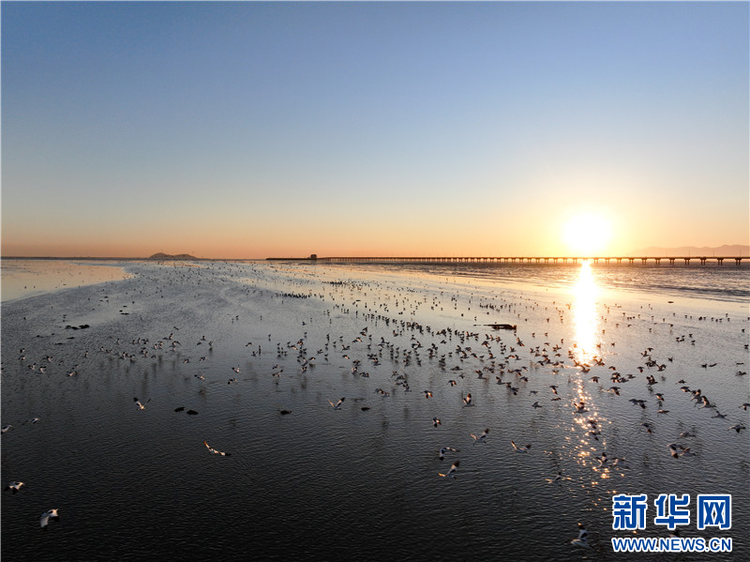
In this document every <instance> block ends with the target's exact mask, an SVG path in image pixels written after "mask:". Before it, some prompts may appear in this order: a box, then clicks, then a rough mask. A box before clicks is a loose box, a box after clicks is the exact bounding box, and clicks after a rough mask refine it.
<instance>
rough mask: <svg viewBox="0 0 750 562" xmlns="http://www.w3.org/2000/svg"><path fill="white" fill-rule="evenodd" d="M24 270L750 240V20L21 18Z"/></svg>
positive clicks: (5, 119) (183, 10)
mask: <svg viewBox="0 0 750 562" xmlns="http://www.w3.org/2000/svg"><path fill="white" fill-rule="evenodd" d="M0 10H2V148H3V151H2V156H3V158H2V255H3V256H19V255H22V256H50V257H56V256H80V257H83V256H88V257H98V256H100V257H144V256H149V255H151V254H153V253H155V252H164V253H168V254H179V253H189V254H192V255H195V256H198V257H202V258H226V259H233V258H237V259H239V258H245V259H250V258H265V257H269V256H295V257H298V256H306V255H309V254H310V253H313V252H315V253H317V254H318V255H321V256H334V255H360V256H367V255H381V256H386V255H396V256H399V255H405V256H407V255H412V256H417V255H435V256H440V255H455V256H470V255H484V256H502V255H529V256H540V255H545V254H546V255H571V254H576V253H578V254H581V253H583V254H585V253H587V250H590V251H591V252H593V253H600V254H602V255H617V254H620V255H626V254H627V253H628V252H629V251H632V250H633V249H634V248H646V247H654V246H658V247H666V248H670V247H672V248H676V247H684V246H695V247H706V246H707V247H717V246H721V245H724V244H729V245H746V244H748V242H750V217H749V213H748V210H749V209H750V194H749V190H748V185H749V183H750V173H749V170H750V157H749V156H748V154H750V132H749V125H748V124H749V123H750V116H749V113H750V112H749V108H750V86H749V84H750V70H749V67H750V55H749V54H748V45H749V44H750V31H749V28H750V23H748V22H749V21H750V5H748V3H747V2H726V3H702V2H701V3H697V2H696V3H694V2H666V3H649V2H615V3H608V2H572V3H570V2H542V3H535V2H531V3H520V2H488V3H485V2H479V3H442V2H440V3H399V2H396V3H384V4H379V3H359V2H352V3H283V2H279V3H273V2H272V3H255V2H226V3H193V2H167V3H151V2H123V3H105V2H65V3H46V2H45V3H37V2H31V3H25V2H10V3H9V2H3V3H2V4H0Z"/></svg>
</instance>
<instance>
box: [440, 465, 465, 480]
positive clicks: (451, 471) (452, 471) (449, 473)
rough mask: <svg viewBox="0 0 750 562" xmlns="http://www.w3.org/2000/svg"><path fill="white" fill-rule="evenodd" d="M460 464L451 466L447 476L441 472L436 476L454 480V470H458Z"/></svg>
mask: <svg viewBox="0 0 750 562" xmlns="http://www.w3.org/2000/svg"><path fill="white" fill-rule="evenodd" d="M459 464H461V461H456V462H454V463H453V464H452V465H451V469H450V470H449V471H448V473H447V474H443V473H442V472H438V476H442V477H444V478H446V477H447V478H456V470H458V465H459Z"/></svg>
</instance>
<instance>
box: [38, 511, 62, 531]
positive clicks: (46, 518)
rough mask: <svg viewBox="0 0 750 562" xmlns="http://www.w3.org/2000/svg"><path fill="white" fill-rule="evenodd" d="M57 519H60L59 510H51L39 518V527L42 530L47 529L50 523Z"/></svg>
mask: <svg viewBox="0 0 750 562" xmlns="http://www.w3.org/2000/svg"><path fill="white" fill-rule="evenodd" d="M57 519H60V516H59V515H58V514H57V509H50V510H48V511H45V512H44V513H42V516H41V517H40V518H39V526H40V527H41V528H42V529H46V528H47V525H48V524H49V522H50V521H54V520H57Z"/></svg>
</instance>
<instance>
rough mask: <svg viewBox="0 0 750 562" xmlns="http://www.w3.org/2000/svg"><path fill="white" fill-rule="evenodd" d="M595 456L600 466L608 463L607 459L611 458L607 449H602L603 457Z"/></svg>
mask: <svg viewBox="0 0 750 562" xmlns="http://www.w3.org/2000/svg"><path fill="white" fill-rule="evenodd" d="M594 458H595V459H596V460H598V461H599V466H600V467H601V466H604V465H606V464H607V461H608V460H609V459H608V458H607V452H606V451H602V456H601V457H594Z"/></svg>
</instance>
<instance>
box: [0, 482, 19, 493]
mask: <svg viewBox="0 0 750 562" xmlns="http://www.w3.org/2000/svg"><path fill="white" fill-rule="evenodd" d="M23 485H24V483H23V482H16V481H13V482H11V483H10V484H8V485H7V486H6V487H5V488H3V490H10V491H11V492H13V493H14V494H15V493H16V492H18V491H19V490H20V489H21V486H23Z"/></svg>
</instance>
